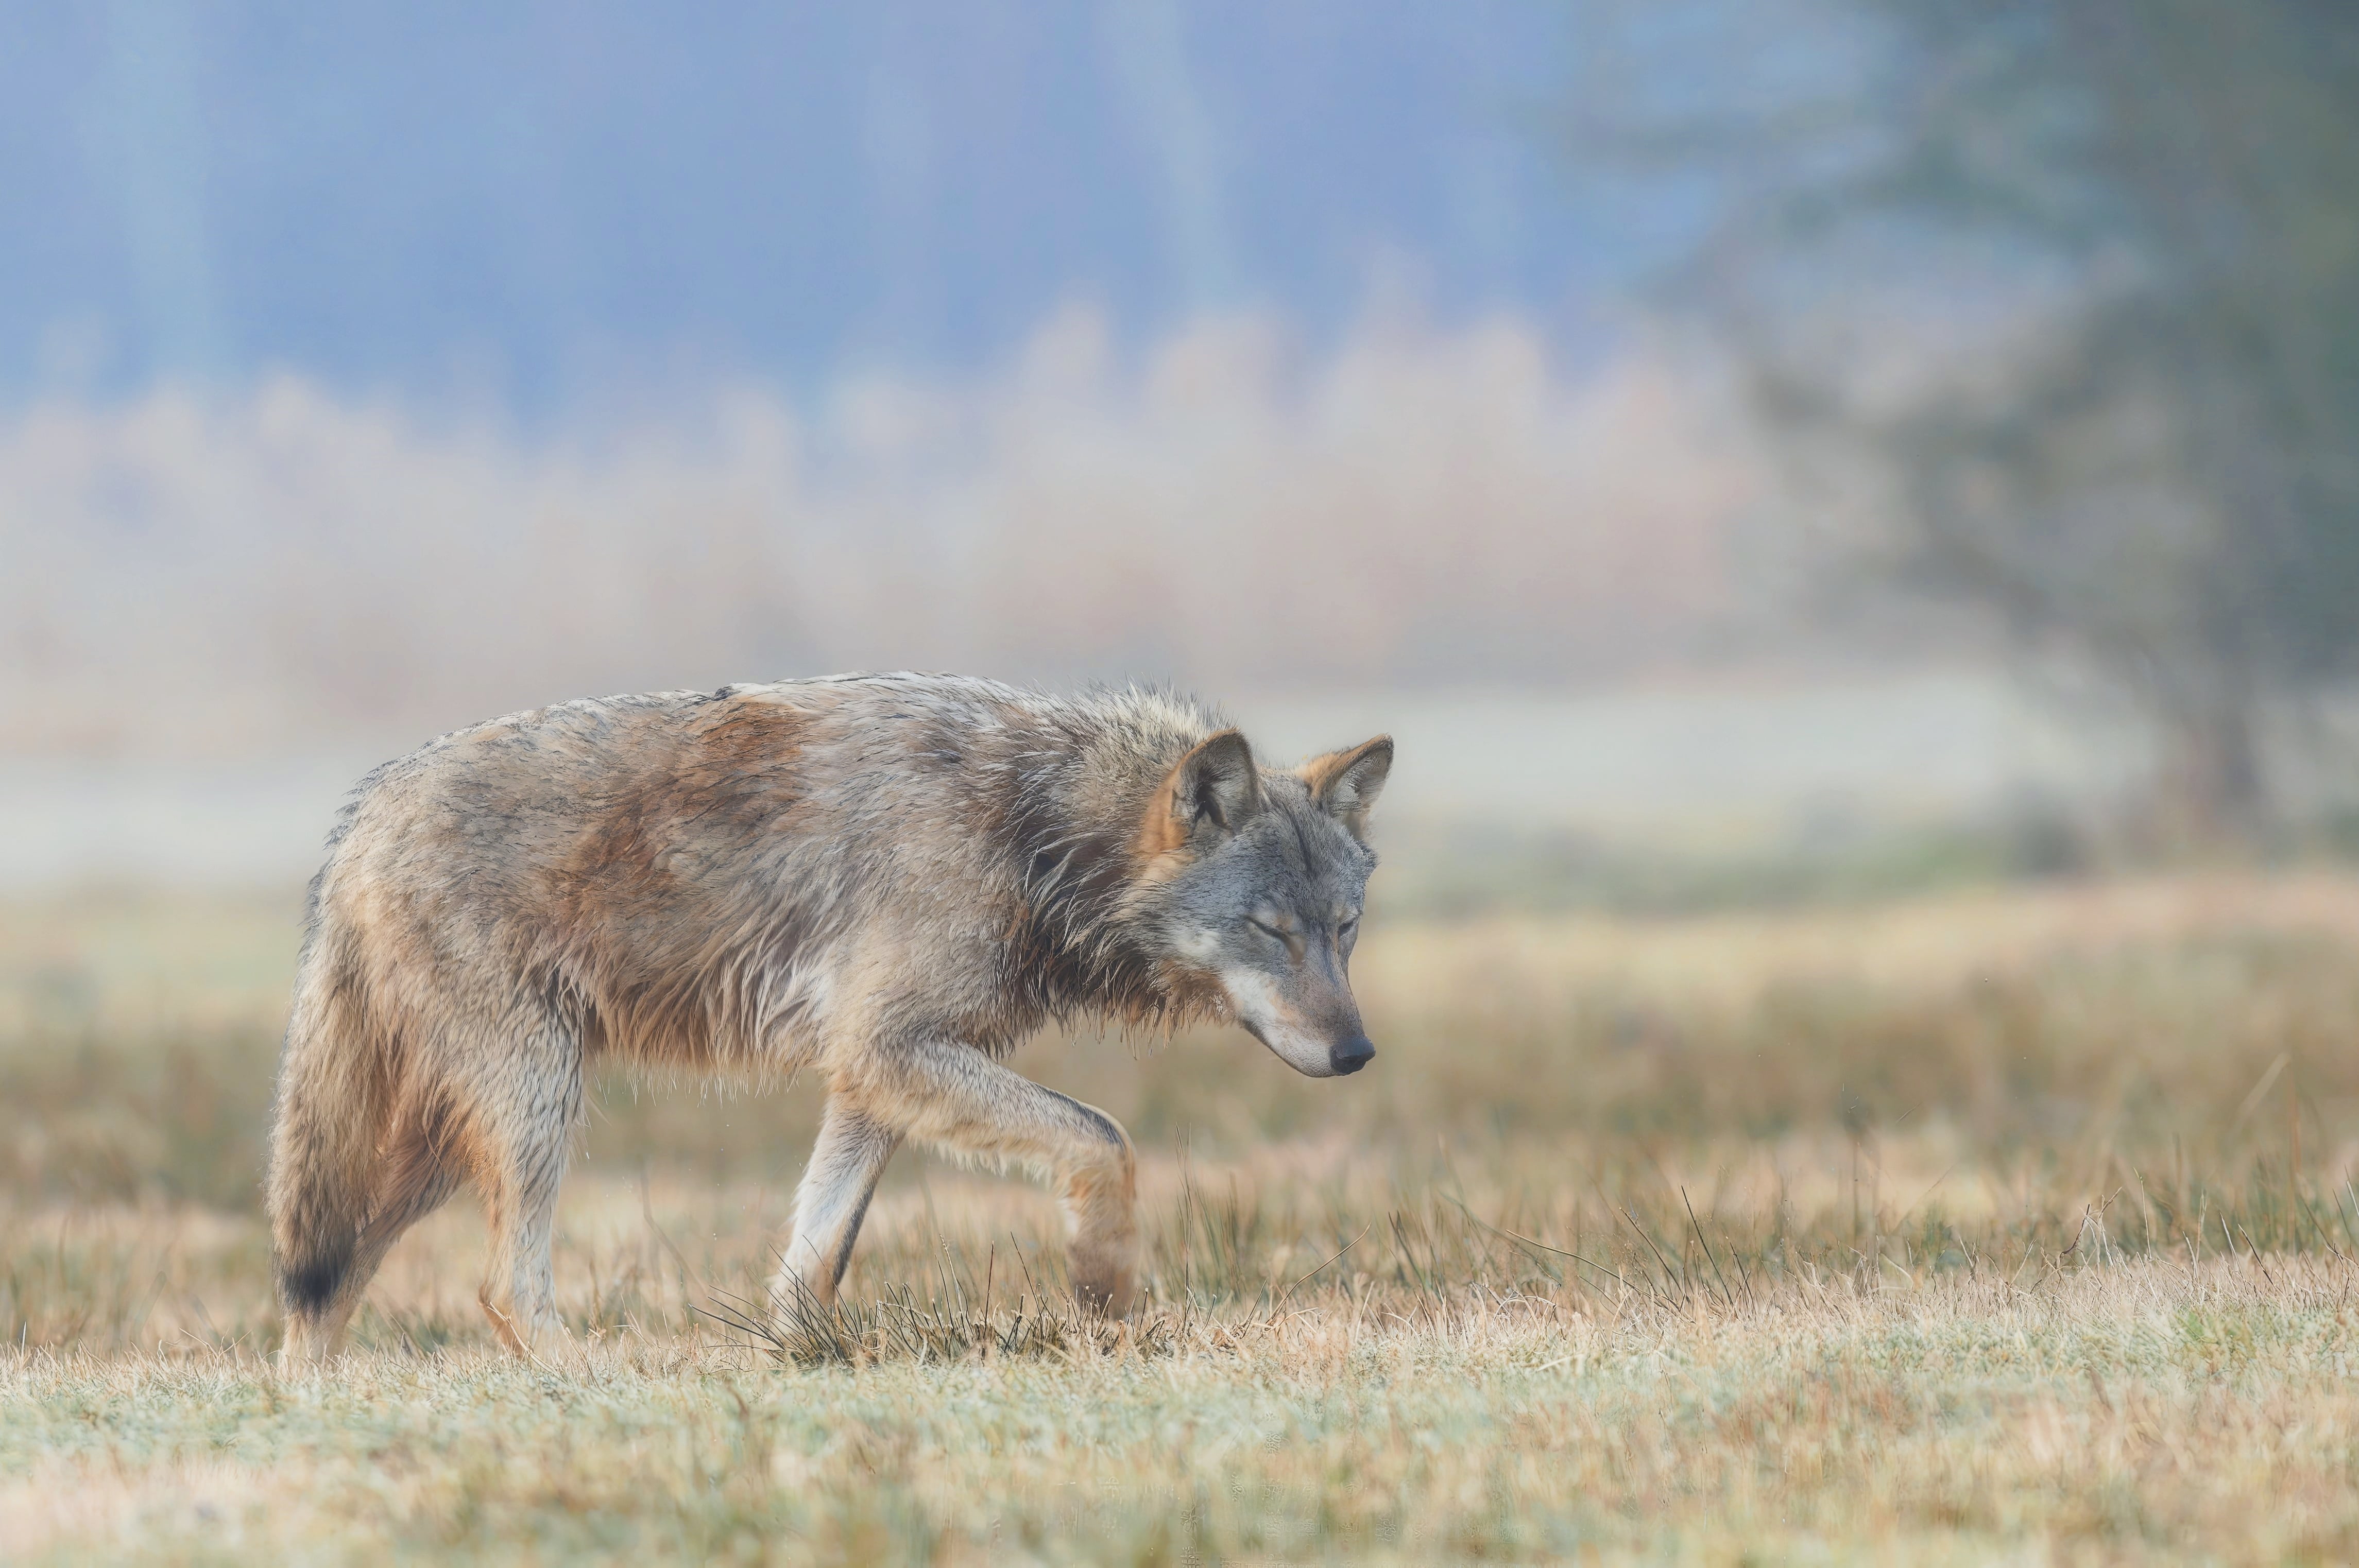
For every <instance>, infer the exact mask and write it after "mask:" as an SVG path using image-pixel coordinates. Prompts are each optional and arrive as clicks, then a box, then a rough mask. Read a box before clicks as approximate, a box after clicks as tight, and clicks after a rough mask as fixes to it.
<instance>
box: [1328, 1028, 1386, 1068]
mask: <svg viewBox="0 0 2359 1568" xmlns="http://www.w3.org/2000/svg"><path fill="white" fill-rule="evenodd" d="M1375 1059H1376V1048H1375V1045H1373V1044H1370V1043H1369V1041H1368V1037H1367V1036H1366V1035H1364V1034H1350V1035H1346V1036H1344V1037H1343V1039H1341V1040H1338V1041H1336V1042H1335V1044H1332V1045H1330V1046H1329V1047H1327V1065H1329V1066H1332V1067H1333V1068H1334V1069H1335V1071H1336V1073H1337V1074H1338V1075H1339V1076H1340V1075H1343V1074H1345V1073H1356V1072H1358V1071H1359V1070H1360V1069H1361V1068H1363V1067H1364V1066H1366V1065H1368V1064H1369V1063H1371V1062H1373V1061H1375Z"/></svg>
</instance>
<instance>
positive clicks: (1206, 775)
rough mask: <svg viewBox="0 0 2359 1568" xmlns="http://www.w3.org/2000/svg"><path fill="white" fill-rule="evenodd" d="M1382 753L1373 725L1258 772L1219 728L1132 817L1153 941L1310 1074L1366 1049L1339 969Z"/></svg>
mask: <svg viewBox="0 0 2359 1568" xmlns="http://www.w3.org/2000/svg"><path fill="white" fill-rule="evenodd" d="M1392 762H1393V743H1392V740H1391V738H1390V737H1389V736H1383V735H1380V736H1378V737H1376V739H1375V740H1373V741H1368V742H1367V743H1366V744H1364V745H1360V746H1354V747H1353V748H1352V749H1351V750H1350V751H1348V752H1330V753H1328V754H1327V755H1325V756H1323V757H1314V758H1312V759H1311V760H1310V762H1305V763H1303V764H1302V766H1301V767H1299V768H1297V769H1295V770H1294V771H1293V772H1291V773H1280V772H1277V771H1274V770H1264V769H1262V768H1260V767H1257V766H1256V764H1255V762H1254V756H1253V750H1252V748H1251V747H1249V746H1247V745H1246V744H1245V737H1244V736H1242V735H1240V734H1238V733H1237V732H1236V731H1235V730H1222V731H1221V732H1220V733H1219V734H1217V735H1213V736H1212V737H1210V738H1209V739H1207V740H1206V741H1203V742H1202V743H1201V745H1199V746H1197V747H1196V748H1195V749H1194V750H1193V751H1191V752H1189V753H1188V754H1187V755H1186V756H1185V757H1182V758H1181V759H1180V762H1179V763H1178V765H1176V766H1175V767H1173V768H1172V769H1171V771H1170V772H1169V773H1168V774H1166V775H1165V777H1164V779H1163V783H1162V784H1161V787H1159V788H1158V790H1157V791H1156V793H1155V796H1154V798H1153V800H1152V802H1151V803H1150V804H1149V806H1148V807H1147V816H1146V820H1145V821H1144V822H1143V823H1142V824H1141V825H1140V827H1139V840H1138V845H1137V849H1138V850H1139V854H1140V859H1141V861H1142V864H1143V866H1144V868H1145V869H1144V873H1143V875H1144V877H1145V879H1146V881H1147V883H1149V884H1150V885H1152V887H1153V889H1154V894H1155V896H1154V897H1153V898H1152V900H1151V902H1150V903H1149V904H1148V910H1149V913H1148V917H1147V925H1148V927H1149V930H1148V933H1147V935H1148V940H1149V942H1150V944H1151V945H1152V946H1155V947H1156V948H1157V949H1158V952H1159V954H1160V956H1161V957H1163V958H1164V959H1165V960H1166V961H1168V962H1169V963H1172V964H1175V965H1177V966H1179V967H1180V968H1182V969H1185V970H1187V971H1190V972H1191V973H1192V974H1193V975H1194V976H1197V977H1200V978H1201V979H1207V980H1210V981H1212V982H1213V983H1215V984H1217V985H1218V986H1219V988H1220V989H1221V991H1222V992H1223V995H1225V996H1226V997H1227V999H1228V1002H1229V1006H1230V1008H1231V1009H1232V1010H1233V1011H1234V1013H1235V1014H1236V1019H1237V1022H1240V1023H1242V1024H1244V1025H1245V1028H1246V1029H1247V1030H1249V1031H1251V1032H1252V1033H1253V1035H1254V1037H1255V1038H1256V1039H1257V1040H1259V1041H1260V1042H1261V1043H1262V1044H1265V1045H1266V1046H1268V1047H1269V1048H1270V1049H1271V1050H1272V1051H1275V1052H1276V1053H1277V1054H1278V1056H1279V1057H1280V1058H1282V1059H1283V1060H1284V1061H1285V1062H1286V1063H1287V1065H1289V1066H1291V1067H1293V1068H1294V1069H1295V1070H1296V1071H1298V1072H1301V1073H1305V1074H1308V1075H1309V1076H1311V1077H1314V1078H1325V1077H1333V1076H1337V1075H1339V1074H1343V1073H1356V1072H1358V1071H1359V1070H1360V1069H1361V1068H1362V1067H1364V1066H1366V1065H1368V1063H1369V1061H1370V1060H1371V1059H1372V1058H1374V1057H1375V1054H1376V1048H1375V1046H1374V1045H1371V1044H1369V1043H1368V1036H1367V1033H1366V1032H1365V1031H1364V1030H1363V1029H1362V1028H1361V1027H1360V1009H1359V1005H1358V1004H1357V1003H1356V1002H1354V1001H1353V1000H1352V983H1351V978H1350V975H1349V973H1348V968H1349V965H1350V963H1351V958H1352V945H1353V941H1354V939H1355V938H1357V936H1358V935H1359V931H1360V904H1361V901H1362V898H1363V896H1364V892H1365V890H1366V887H1367V883H1368V873H1369V872H1370V871H1374V870H1375V865H1376V857H1375V851H1373V850H1371V849H1369V848H1368V846H1367V841H1366V829H1367V816H1368V808H1369V807H1370V806H1374V805H1375V800H1376V795H1377V792H1378V791H1380V790H1382V789H1383V788H1384V786H1385V775H1386V773H1387V772H1389V771H1390V769H1391V767H1392Z"/></svg>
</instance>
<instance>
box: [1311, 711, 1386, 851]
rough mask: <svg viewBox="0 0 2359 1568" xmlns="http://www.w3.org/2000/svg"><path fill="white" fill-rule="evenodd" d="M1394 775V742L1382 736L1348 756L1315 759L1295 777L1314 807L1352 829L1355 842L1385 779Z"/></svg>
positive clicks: (1334, 754) (1362, 832)
mask: <svg viewBox="0 0 2359 1568" xmlns="http://www.w3.org/2000/svg"><path fill="white" fill-rule="evenodd" d="M1392 771H1393V738H1392V737H1391V736H1389V735H1379V736H1377V737H1376V738H1375V740H1373V741H1363V742H1361V743H1360V744H1359V745H1357V746H1354V747H1353V748H1352V749H1351V750H1350V751H1348V752H1328V753H1327V754H1326V755H1325V756H1323V757H1313V758H1311V759H1310V761H1309V762H1305V763H1303V764H1302V765H1301V766H1300V767H1299V768H1297V769H1295V770H1294V773H1295V776H1296V777H1297V778H1299V779H1300V780H1301V781H1302V782H1303V783H1304V784H1309V785H1310V799H1311V802H1312V804H1314V805H1315V806H1318V807H1319V809H1321V811H1324V812H1325V813H1327V815H1328V816H1332V817H1333V818H1335V820H1336V821H1338V822H1341V823H1342V824H1343V826H1344V827H1347V828H1349V829H1351V833H1352V837H1353V838H1366V837H1367V830H1368V808H1369V807H1370V806H1374V805H1375V804H1376V796H1378V795H1382V794H1383V793H1384V789H1385V778H1386V774H1388V773H1391V772H1392Z"/></svg>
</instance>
